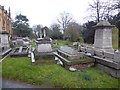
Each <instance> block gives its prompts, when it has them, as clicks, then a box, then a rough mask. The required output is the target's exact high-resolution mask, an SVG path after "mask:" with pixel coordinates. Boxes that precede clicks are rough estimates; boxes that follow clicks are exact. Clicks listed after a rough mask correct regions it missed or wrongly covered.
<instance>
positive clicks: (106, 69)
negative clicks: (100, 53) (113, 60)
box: [96, 63, 120, 78]
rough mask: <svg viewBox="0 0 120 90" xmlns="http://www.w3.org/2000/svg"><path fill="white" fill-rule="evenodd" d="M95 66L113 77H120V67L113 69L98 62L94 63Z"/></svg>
mask: <svg viewBox="0 0 120 90" xmlns="http://www.w3.org/2000/svg"><path fill="white" fill-rule="evenodd" d="M96 67H98V68H99V69H101V70H102V71H104V72H106V73H108V74H110V75H111V76H113V77H115V78H120V69H114V68H111V67H108V66H105V65H102V64H99V63H96Z"/></svg>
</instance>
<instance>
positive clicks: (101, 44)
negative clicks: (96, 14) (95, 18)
mask: <svg viewBox="0 0 120 90" xmlns="http://www.w3.org/2000/svg"><path fill="white" fill-rule="evenodd" d="M113 27H114V26H113V25H111V24H110V23H109V22H108V21H106V20H103V21H101V22H99V23H98V24H97V25H96V26H95V28H96V31H95V41H94V47H95V48H100V49H112V30H111V29H112V28H113Z"/></svg>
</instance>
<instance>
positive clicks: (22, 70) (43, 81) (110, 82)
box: [2, 58, 120, 88]
mask: <svg viewBox="0 0 120 90" xmlns="http://www.w3.org/2000/svg"><path fill="white" fill-rule="evenodd" d="M84 74H88V75H89V76H90V77H91V78H89V79H90V80H87V79H85V76H84ZM2 75H3V77H4V78H8V79H15V80H18V81H23V82H27V83H31V84H35V85H46V86H52V87H60V88H117V87H118V79H115V78H112V77H111V76H109V75H107V74H105V73H101V71H100V70H98V69H97V68H88V69H84V70H80V71H79V72H78V71H77V72H70V71H67V70H66V69H64V68H63V67H61V66H59V65H56V64H53V65H44V66H32V65H31V60H30V58H6V59H5V60H4V61H3V62H2ZM119 84H120V83H119Z"/></svg>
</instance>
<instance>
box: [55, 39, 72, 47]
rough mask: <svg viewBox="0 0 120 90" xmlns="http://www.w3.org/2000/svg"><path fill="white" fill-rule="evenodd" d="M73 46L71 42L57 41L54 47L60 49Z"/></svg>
mask: <svg viewBox="0 0 120 90" xmlns="http://www.w3.org/2000/svg"><path fill="white" fill-rule="evenodd" d="M69 45H72V42H69V41H67V40H57V41H53V46H54V47H60V46H69Z"/></svg>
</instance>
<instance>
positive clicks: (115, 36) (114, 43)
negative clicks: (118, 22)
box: [112, 28, 118, 49]
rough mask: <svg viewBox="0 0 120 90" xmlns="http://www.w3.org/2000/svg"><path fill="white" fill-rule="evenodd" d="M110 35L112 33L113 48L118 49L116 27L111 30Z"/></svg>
mask: <svg viewBox="0 0 120 90" xmlns="http://www.w3.org/2000/svg"><path fill="white" fill-rule="evenodd" d="M112 33H113V34H112V35H113V40H112V43H113V49H118V29H117V28H114V29H113V30H112Z"/></svg>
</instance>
